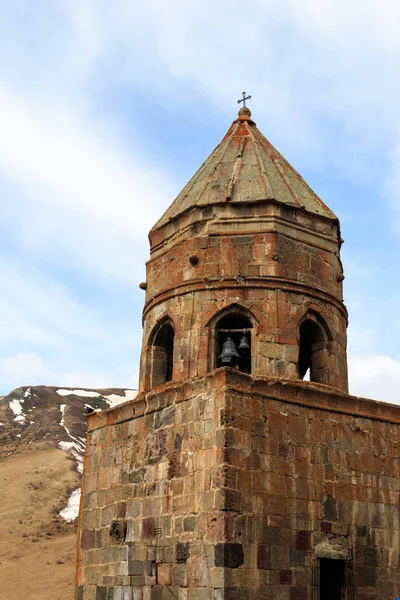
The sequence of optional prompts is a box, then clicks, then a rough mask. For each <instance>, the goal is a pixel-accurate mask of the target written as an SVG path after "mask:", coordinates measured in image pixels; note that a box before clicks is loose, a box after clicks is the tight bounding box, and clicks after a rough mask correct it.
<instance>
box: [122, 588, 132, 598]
mask: <svg viewBox="0 0 400 600" xmlns="http://www.w3.org/2000/svg"><path fill="white" fill-rule="evenodd" d="M122 597H123V600H132V588H131V586H130V585H124V587H123V596H122Z"/></svg>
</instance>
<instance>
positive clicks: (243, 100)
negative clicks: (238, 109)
mask: <svg viewBox="0 0 400 600" xmlns="http://www.w3.org/2000/svg"><path fill="white" fill-rule="evenodd" d="M250 98H251V96H246V92H242V99H241V100H238V101H237V103H238V104H240V103H241V102H243V108H246V100H250Z"/></svg>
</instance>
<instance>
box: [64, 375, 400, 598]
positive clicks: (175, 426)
mask: <svg viewBox="0 0 400 600" xmlns="http://www.w3.org/2000/svg"><path fill="white" fill-rule="evenodd" d="M399 424H400V410H399V408H398V407H396V406H390V405H385V404H383V403H378V402H374V401H369V400H363V399H358V398H354V397H351V396H347V395H345V394H340V393H336V392H334V391H333V390H330V389H329V388H326V387H324V386H321V385H316V384H310V383H306V382H297V384H296V383H290V382H287V381H286V382H285V381H282V380H275V379H256V380H253V379H252V378H251V377H249V376H247V375H244V374H241V373H239V372H237V371H233V370H230V369H220V370H218V371H216V372H214V373H212V374H210V375H208V376H206V377H201V378H195V379H192V380H190V381H188V382H183V383H180V384H166V385H165V386H162V387H160V388H158V390H155V391H152V392H150V393H148V394H141V395H140V396H139V397H138V399H137V400H136V401H134V402H130V403H127V404H125V405H123V406H121V407H116V408H115V409H111V410H109V411H107V412H105V413H101V414H100V415H91V416H89V419H88V425H89V432H88V444H87V451H86V458H85V466H84V478H83V499H82V510H81V516H80V526H79V536H78V546H79V565H78V580H77V584H78V587H77V596H76V597H77V599H78V600H103V599H104V600H125V599H129V600H135V599H138V600H150V599H151V600H157V599H160V600H167V599H172V598H178V600H222V599H227V600H229V599H230V600H234V599H239V598H240V599H244V600H246V599H248V600H255V599H261V598H265V599H270V598H271V599H272V598H274V599H275V600H276V599H279V600H311V599H312V597H313V596H312V571H313V567H314V568H315V565H316V564H317V563H318V558H329V557H330V556H331V557H332V556H333V557H335V558H338V557H341V558H345V559H346V560H347V561H348V562H349V564H350V563H351V564H352V568H353V573H354V587H355V592H356V593H355V598H356V599H357V600H372V599H374V600H383V599H385V600H387V598H391V597H393V598H395V597H397V595H398V591H399V585H400V572H399V543H400V536H399V516H398V498H399V463H398V458H399ZM119 520H120V521H119ZM115 522H117V523H118V524H119V526H120V528H122V530H123V528H124V527H125V526H126V535H124V536H123V539H122V540H121V541H120V542H119V543H118V542H117V541H115V540H114V539H113V537H112V536H110V526H111V525H112V524H113V523H115Z"/></svg>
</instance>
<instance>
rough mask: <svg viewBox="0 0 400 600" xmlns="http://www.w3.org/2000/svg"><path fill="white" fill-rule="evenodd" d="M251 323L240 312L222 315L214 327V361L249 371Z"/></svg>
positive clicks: (219, 364)
mask: <svg viewBox="0 0 400 600" xmlns="http://www.w3.org/2000/svg"><path fill="white" fill-rule="evenodd" d="M251 329H252V324H251V322H250V321H249V319H248V318H247V317H245V316H244V315H242V314H240V313H229V314H227V315H226V316H224V317H222V318H221V319H220V320H219V321H218V323H217V325H216V328H215V359H216V360H215V363H216V366H218V367H224V366H228V367H234V368H236V369H238V370H239V371H242V372H243V373H251Z"/></svg>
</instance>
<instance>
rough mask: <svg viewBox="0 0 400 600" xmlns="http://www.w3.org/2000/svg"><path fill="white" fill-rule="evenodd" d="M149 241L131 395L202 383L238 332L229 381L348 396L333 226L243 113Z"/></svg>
mask: <svg viewBox="0 0 400 600" xmlns="http://www.w3.org/2000/svg"><path fill="white" fill-rule="evenodd" d="M149 237H150V250H151V255H150V260H149V262H148V263H147V281H146V285H147V290H146V302H145V307H144V312H143V349H142V355H141V372H140V390H141V391H146V390H150V389H152V388H154V387H156V386H158V385H159V384H161V383H165V382H166V381H169V380H172V381H179V380H181V379H187V378H190V377H195V376H199V375H205V374H206V373H210V372H211V371H213V370H214V369H215V368H216V367H217V366H220V365H221V362H220V361H219V359H218V357H219V356H220V353H221V349H222V344H223V342H224V340H225V339H226V338H227V337H228V336H229V337H231V338H232V336H233V338H234V339H235V341H236V342H237V344H240V339H241V338H242V336H239V333H240V330H242V333H245V334H246V338H247V340H248V345H249V348H248V350H247V356H246V357H244V358H243V359H242V360H239V361H238V363H239V364H238V366H239V369H240V370H243V371H245V372H247V373H250V374H251V375H253V376H254V377H266V376H275V377H287V378H291V379H297V378H300V379H302V378H303V377H304V375H305V374H306V372H307V371H309V374H310V379H311V380H312V381H316V382H319V383H325V384H327V385H330V386H332V387H335V388H337V389H339V390H342V391H347V366H346V326H347V311H346V308H345V307H344V305H343V300H342V280H343V270H342V264H341V262H340V255H339V250H340V244H341V239H340V229H339V222H338V219H337V217H336V216H335V215H334V214H333V213H332V211H331V210H329V208H328V207H327V206H325V204H324V203H323V202H322V201H321V200H320V199H319V198H318V196H317V195H316V194H315V193H314V192H313V191H312V190H311V189H310V187H309V186H308V185H307V184H306V183H305V181H304V180H303V179H302V177H301V176H300V175H299V174H298V173H297V172H296V171H295V170H294V169H293V167H291V166H290V165H289V163H288V162H287V161H286V160H285V159H284V158H283V156H281V155H280V154H279V152H278V151H277V150H275V148H274V147H273V146H272V145H271V144H270V143H269V142H268V141H267V140H266V139H265V137H264V136H263V135H262V134H261V133H260V131H259V130H258V129H257V127H256V124H255V122H254V121H253V120H252V118H251V113H250V110H249V109H248V108H242V109H241V110H240V111H239V115H238V118H237V119H236V120H235V121H234V122H233V124H232V126H231V127H230V129H229V131H228V132H227V134H226V135H225V137H224V139H223V140H222V142H221V143H220V144H219V145H218V146H217V148H216V149H215V150H214V152H212V154H211V155H210V156H209V157H208V158H207V160H206V161H205V162H204V163H203V165H202V166H201V167H200V169H199V170H198V171H197V173H196V174H195V175H194V176H193V177H192V179H191V180H190V181H189V183H188V184H187V185H186V187H185V188H184V189H183V190H182V191H181V193H180V194H179V195H178V197H177V198H176V200H175V201H174V202H173V203H172V205H171V206H170V207H169V208H168V209H167V211H166V212H165V213H164V215H163V216H162V217H161V219H160V220H159V221H158V222H157V223H156V225H155V226H154V227H153V229H152V230H151V232H150V236H149Z"/></svg>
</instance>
